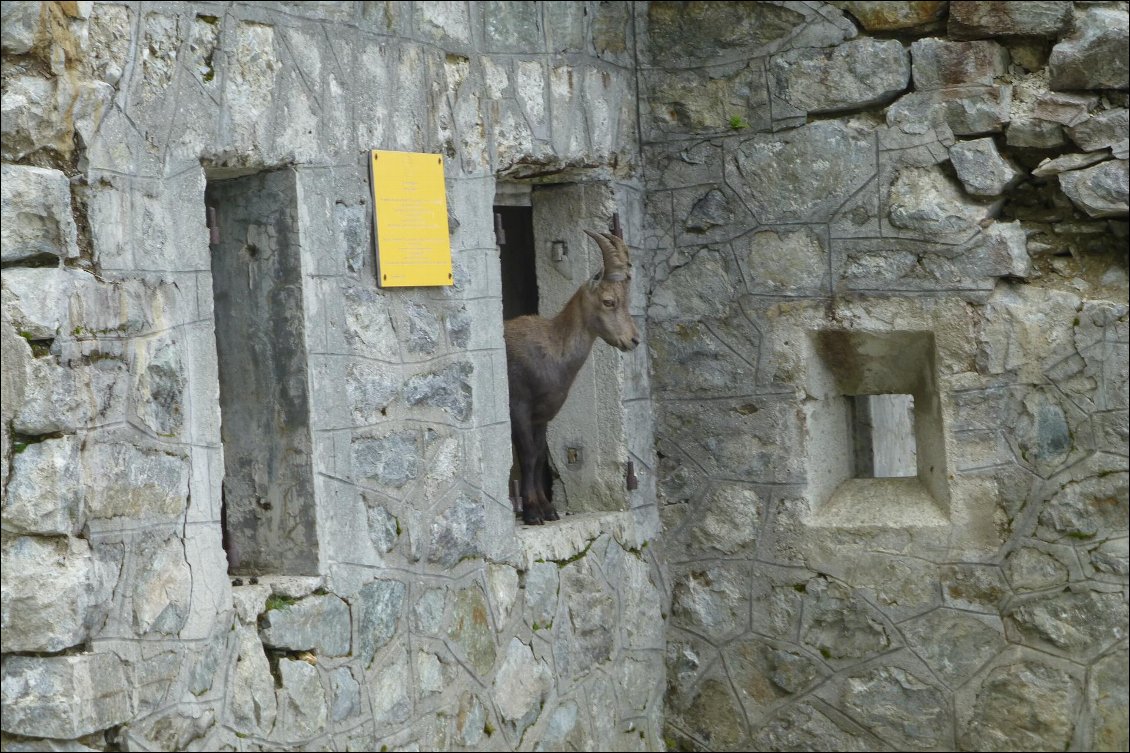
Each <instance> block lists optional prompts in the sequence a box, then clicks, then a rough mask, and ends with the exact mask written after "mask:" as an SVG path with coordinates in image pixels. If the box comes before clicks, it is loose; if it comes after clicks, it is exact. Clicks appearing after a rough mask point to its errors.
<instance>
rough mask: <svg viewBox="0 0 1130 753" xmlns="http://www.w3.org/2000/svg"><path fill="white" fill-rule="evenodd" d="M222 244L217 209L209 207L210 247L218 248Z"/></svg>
mask: <svg viewBox="0 0 1130 753" xmlns="http://www.w3.org/2000/svg"><path fill="white" fill-rule="evenodd" d="M219 243H220V223H219V222H217V221H216V208H215V207H208V245H209V246H218V245H219Z"/></svg>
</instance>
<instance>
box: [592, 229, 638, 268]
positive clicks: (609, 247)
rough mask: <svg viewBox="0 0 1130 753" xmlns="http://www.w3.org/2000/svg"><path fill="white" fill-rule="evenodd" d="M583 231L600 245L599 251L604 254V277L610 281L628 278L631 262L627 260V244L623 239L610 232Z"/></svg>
mask: <svg viewBox="0 0 1130 753" xmlns="http://www.w3.org/2000/svg"><path fill="white" fill-rule="evenodd" d="M585 233H587V234H588V236H589V237H590V238H592V239H593V240H594V241H596V245H598V246H600V252H601V254H602V255H603V256H604V279H605V280H611V281H618V280H626V279H628V268H629V267H630V266H631V262H630V261H629V260H628V245H627V244H626V243H624V241H623V239H621V238H619V237H617V236H615V235H612V234H611V233H594V232H593V231H591V230H588V229H586V230H585Z"/></svg>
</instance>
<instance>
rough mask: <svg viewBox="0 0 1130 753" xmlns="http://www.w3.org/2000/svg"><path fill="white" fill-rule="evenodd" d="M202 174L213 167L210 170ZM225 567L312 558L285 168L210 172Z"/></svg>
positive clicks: (307, 436)
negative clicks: (234, 174)
mask: <svg viewBox="0 0 1130 753" xmlns="http://www.w3.org/2000/svg"><path fill="white" fill-rule="evenodd" d="M209 177H210V178H211V176H209ZM205 204H206V205H207V212H208V224H209V227H210V228H212V229H211V231H210V232H211V251H212V292H213V302H214V308H215V321H216V351H217V356H218V361H219V375H220V385H219V386H220V410H221V428H220V433H221V437H222V440H223V445H224V481H223V525H224V546H225V549H226V551H227V555H228V565H229V571H230V572H231V573H232V574H240V575H265V574H279V575H312V574H315V573H316V572H317V568H318V540H317V528H316V516H315V505H314V504H313V500H314V472H313V449H312V440H311V431H310V399H309V389H308V386H307V371H308V369H307V348H306V338H305V327H304V319H303V315H304V307H303V294H302V262H301V257H300V254H299V245H300V244H299V237H298V228H297V226H296V225H297V219H296V218H297V191H296V173H295V171H294V170H289V169H282V170H272V171H264V172H258V173H254V174H251V175H243V176H239V177H228V176H226V175H221V176H219V177H218V178H217V179H210V180H209V181H208V184H207V188H206V190H205Z"/></svg>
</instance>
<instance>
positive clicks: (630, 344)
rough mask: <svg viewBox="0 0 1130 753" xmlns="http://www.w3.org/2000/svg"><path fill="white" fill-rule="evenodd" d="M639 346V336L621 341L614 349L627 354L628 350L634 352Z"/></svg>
mask: <svg viewBox="0 0 1130 753" xmlns="http://www.w3.org/2000/svg"><path fill="white" fill-rule="evenodd" d="M639 344H640V336H639V335H632V337H631V339H629V340H621V341H620V342H618V343H616V347H617V348H619V349H620V350H622V351H623V352H625V353H627V352H628V351H630V350H635V349H636V347H637V346H639Z"/></svg>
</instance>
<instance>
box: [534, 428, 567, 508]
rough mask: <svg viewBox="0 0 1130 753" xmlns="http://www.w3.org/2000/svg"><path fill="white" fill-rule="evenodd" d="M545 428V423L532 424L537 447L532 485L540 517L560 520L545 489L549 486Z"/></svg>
mask: <svg viewBox="0 0 1130 753" xmlns="http://www.w3.org/2000/svg"><path fill="white" fill-rule="evenodd" d="M546 428H547V427H546V425H545V424H535V425H534V443H535V444H536V445H537V448H538V459H537V465H536V466H535V467H534V487H535V488H536V489H537V495H538V502H539V504H540V506H541V517H542V519H543V520H560V519H561V518H560V516H559V515H558V514H557V510H556V509H555V508H554V507H553V502H551V501H550V500H549V493H548V492H547V491H546V489H548V488H549V472H548V469H549V443H548V442H547V441H546Z"/></svg>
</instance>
